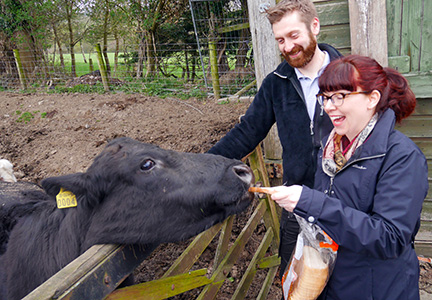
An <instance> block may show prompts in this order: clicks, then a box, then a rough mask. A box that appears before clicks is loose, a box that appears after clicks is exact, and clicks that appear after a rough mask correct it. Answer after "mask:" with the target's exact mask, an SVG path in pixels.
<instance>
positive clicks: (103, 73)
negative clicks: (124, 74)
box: [95, 44, 109, 92]
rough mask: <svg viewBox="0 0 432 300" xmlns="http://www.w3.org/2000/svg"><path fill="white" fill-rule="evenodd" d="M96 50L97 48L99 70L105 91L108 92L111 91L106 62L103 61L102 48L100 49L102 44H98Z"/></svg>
mask: <svg viewBox="0 0 432 300" xmlns="http://www.w3.org/2000/svg"><path fill="white" fill-rule="evenodd" d="M95 48H96V52H97V57H98V63H99V70H100V73H101V77H102V83H103V86H104V90H105V91H106V92H108V91H109V83H108V75H107V71H106V68H105V63H104V60H103V57H102V51H101V48H100V44H97V45H96V47H95Z"/></svg>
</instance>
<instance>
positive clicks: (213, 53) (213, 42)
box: [208, 12, 220, 101]
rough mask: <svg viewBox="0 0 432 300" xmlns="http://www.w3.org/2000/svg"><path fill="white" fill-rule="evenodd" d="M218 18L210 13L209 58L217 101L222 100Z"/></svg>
mask: <svg viewBox="0 0 432 300" xmlns="http://www.w3.org/2000/svg"><path fill="white" fill-rule="evenodd" d="M215 19H216V17H215V15H214V13H213V12H210V19H209V45H208V46H209V56H210V70H211V79H212V86H213V93H214V97H215V100H216V101H217V100H219V98H220V81H219V68H218V53H217V36H216V21H215Z"/></svg>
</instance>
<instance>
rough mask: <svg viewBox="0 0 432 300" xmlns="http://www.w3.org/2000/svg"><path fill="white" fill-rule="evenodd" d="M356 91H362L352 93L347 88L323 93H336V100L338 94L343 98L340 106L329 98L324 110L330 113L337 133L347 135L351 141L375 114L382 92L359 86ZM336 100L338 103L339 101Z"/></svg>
mask: <svg viewBox="0 0 432 300" xmlns="http://www.w3.org/2000/svg"><path fill="white" fill-rule="evenodd" d="M356 92H360V93H353V94H350V93H352V92H350V91H347V90H338V91H333V92H325V93H323V94H324V95H325V96H327V97H330V96H332V95H334V96H333V99H335V100H336V98H337V97H338V96H339V99H342V98H343V101H342V104H341V105H340V106H336V105H334V104H333V102H332V101H330V100H328V101H327V103H325V105H324V110H325V112H326V113H327V114H328V115H329V117H330V119H331V121H332V123H333V126H334V128H335V131H336V133H337V134H339V135H346V137H347V138H348V139H349V140H350V141H352V140H353V139H354V138H355V137H356V136H357V135H358V134H359V133H360V132H361V131H362V130H363V129H364V128H365V127H366V125H367V124H368V123H369V121H370V119H371V118H372V116H373V115H374V114H375V107H376V105H377V104H378V101H379V98H380V93H379V92H378V91H376V90H374V91H372V92H370V93H364V92H363V91H362V90H361V89H360V88H357V91H356ZM336 94H339V95H336ZM335 102H336V104H338V103H337V101H335Z"/></svg>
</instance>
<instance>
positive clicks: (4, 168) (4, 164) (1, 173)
mask: <svg viewBox="0 0 432 300" xmlns="http://www.w3.org/2000/svg"><path fill="white" fill-rule="evenodd" d="M0 181H7V182H17V179H16V178H15V175H14V173H13V165H12V163H11V162H10V161H8V160H7V159H0Z"/></svg>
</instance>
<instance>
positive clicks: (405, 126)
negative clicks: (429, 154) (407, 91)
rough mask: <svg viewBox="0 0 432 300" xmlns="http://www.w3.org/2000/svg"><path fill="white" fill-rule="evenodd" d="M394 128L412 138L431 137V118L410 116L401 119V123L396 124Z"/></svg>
mask: <svg viewBox="0 0 432 300" xmlns="http://www.w3.org/2000/svg"><path fill="white" fill-rule="evenodd" d="M395 127H396V129H398V130H399V131H401V132H402V133H404V134H405V135H407V136H408V137H414V138H425V137H431V134H432V118H430V117H423V116H411V117H409V118H408V119H405V120H403V121H402V124H401V125H399V124H398V125H396V126H395Z"/></svg>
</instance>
